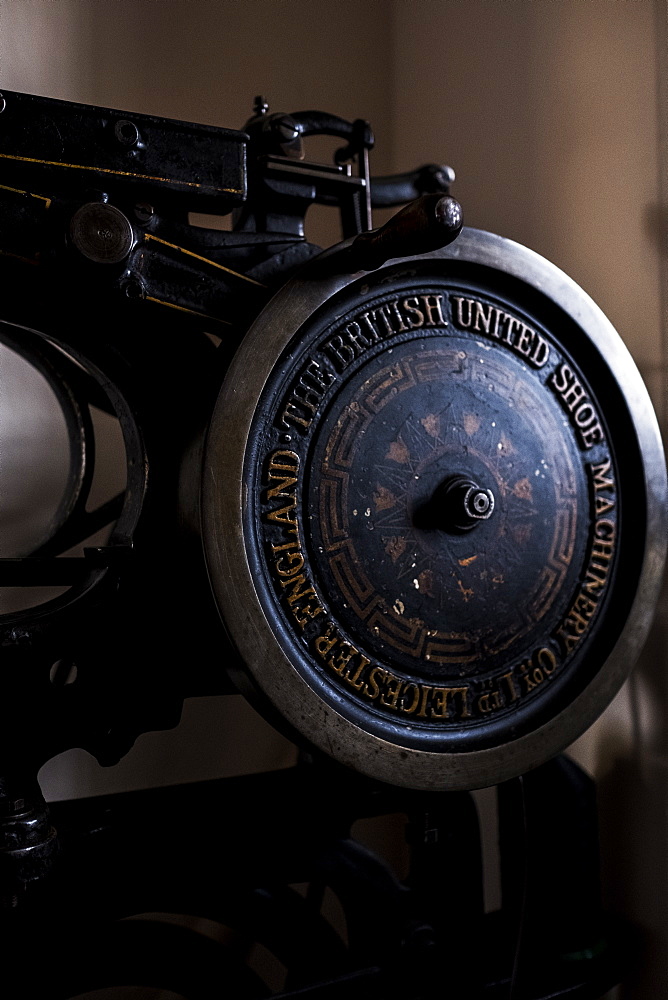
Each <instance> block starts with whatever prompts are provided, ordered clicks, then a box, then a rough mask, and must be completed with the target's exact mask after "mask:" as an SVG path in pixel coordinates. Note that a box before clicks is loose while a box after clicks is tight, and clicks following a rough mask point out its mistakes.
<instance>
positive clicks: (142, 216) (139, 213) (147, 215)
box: [135, 202, 154, 222]
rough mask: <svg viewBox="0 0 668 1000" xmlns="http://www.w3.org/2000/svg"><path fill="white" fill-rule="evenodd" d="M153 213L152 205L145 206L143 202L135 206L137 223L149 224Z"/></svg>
mask: <svg viewBox="0 0 668 1000" xmlns="http://www.w3.org/2000/svg"><path fill="white" fill-rule="evenodd" d="M153 212H154V209H153V205H147V204H146V203H145V202H140V203H139V204H137V205H135V218H136V219H137V221H138V222H150V221H151V219H152V218H153Z"/></svg>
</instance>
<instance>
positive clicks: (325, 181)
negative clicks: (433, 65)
mask: <svg viewBox="0 0 668 1000" xmlns="http://www.w3.org/2000/svg"><path fill="white" fill-rule="evenodd" d="M0 107H1V111H0V253H1V256H0V267H1V268H2V272H1V273H2V313H1V316H0V320H1V323H0V345H1V346H2V350H3V352H4V353H3V355H2V356H1V357H4V359H5V364H6V365H7V364H8V363H9V362H8V359H14V362H16V363H18V362H20V363H21V364H25V365H28V366H30V368H31V369H33V370H34V371H36V372H37V373H39V375H40V376H41V377H42V378H43V379H44V380H45V382H46V383H47V384H48V386H49V388H50V391H51V392H52V393H53V396H54V399H55V401H56V404H57V408H58V411H59V413H60V415H61V416H60V419H61V422H62V424H63V427H64V428H65V432H64V433H65V435H66V440H67V442H68V452H67V457H66V461H64V462H63V463H62V465H63V469H62V474H63V478H62V485H61V489H60V493H59V495H58V497H57V499H56V501H55V502H54V503H53V504H52V507H51V508H49V512H48V516H46V517H45V518H44V519H43V523H42V524H41V525H40V527H39V528H38V529H33V531H32V535H31V536H30V539H29V540H28V541H27V540H26V538H28V536H25V537H22V538H20V539H18V540H17V536H16V533H15V532H12V530H10V527H8V526H7V524H5V527H3V528H2V530H1V533H0V544H1V546H2V548H1V549H0V555H1V556H2V558H0V602H1V603H0V612H1V613H0V667H1V674H0V678H1V680H0V693H1V699H0V706H1V708H0V711H1V712H2V726H1V727H0V776H1V777H0V866H1V867H0V889H1V893H0V894H1V896H2V900H3V911H2V913H3V916H2V919H3V941H4V942H5V954H4V958H3V982H4V983H5V988H6V990H8V991H9V992H8V993H6V994H5V995H8V996H14V995H16V996H23V995H26V996H27V995H29V994H30V995H40V996H44V997H49V998H50V997H58V998H61V997H62V998H67V997H74V996H78V995H79V994H82V993H85V992H87V991H91V990H96V989H102V988H104V987H117V988H119V989H120V988H122V987H131V986H140V987H146V988H149V987H151V988H159V989H163V990H171V991H172V992H173V993H176V994H177V995H181V996H183V997H186V998H188V1000H190V998H199V997H202V998H203V997H210V996H212V995H214V994H216V993H222V992H224V991H227V992H226V994H225V995H230V996H234V997H247V996H248V997H263V996H270V995H271V996H280V997H300V998H313V1000H316V998H317V1000H320V998H322V1000H325V998H327V1000H334V998H339V997H341V998H355V997H360V998H361V997H364V998H365V1000H368V998H379V1000H381V998H383V1000H386V998H387V1000H389V998H397V1000H399V998H401V1000H418V998H431V997H436V996H447V997H453V998H478V997H481V998H482V997H485V998H490V1000H491V998H499V1000H500V998H511V997H513V998H520V997H521V998H532V1000H539V998H547V997H566V996H568V997H573V998H575V997H578V998H594V997H601V996H602V995H603V994H604V993H605V992H606V990H608V989H609V988H610V987H611V986H613V985H614V984H615V983H617V982H619V981H620V980H621V979H622V978H623V976H624V974H625V969H626V966H627V964H628V963H630V962H631V961H632V958H633V947H632V941H631V938H630V936H629V932H628V929H627V928H623V927H621V926H619V925H618V924H617V923H615V922H614V921H611V920H609V919H608V918H607V917H606V916H605V915H604V913H603V912H602V907H601V901H600V893H599V886H598V854H597V832H596V830H597V826H596V806H595V799H594V787H593V782H592V781H591V780H590V779H589V778H588V777H587V776H586V775H584V773H583V772H581V771H580V769H579V768H578V767H577V766H576V765H575V764H574V763H573V762H572V761H570V760H568V759H567V758H564V757H561V756H559V755H560V754H561V751H563V750H564V749H565V748H566V747H567V746H569V744H570V743H571V742H572V741H573V740H574V739H575V738H576V737H577V736H579V735H580V734H581V733H583V732H584V731H585V730H586V729H587V728H588V726H590V725H591V723H592V722H593V721H594V720H595V719H596V718H597V717H598V715H599V714H600V713H601V712H602V710H603V709H604V708H605V707H606V705H607V704H608V703H609V701H610V700H611V698H612V697H613V695H614V694H615V693H616V692H617V690H618V689H619V687H620V686H621V684H622V683H623V681H624V679H625V678H626V676H627V675H628V673H629V671H630V669H631V667H632V665H633V662H634V660H635V658H636V656H637V654H638V652H639V650H640V648H641V646H642V644H643V642H644V639H645V637H646V634H647V631H648V628H649V624H650V620H651V616H652V613H653V609H654V605H655V603H656V599H657V594H658V588H659V583H660V578H661V573H662V568H663V562H664V557H665V535H666V531H665V528H666V524H665V515H666V511H665V504H666V473H665V465H664V459H663V453H662V449H661V443H660V438H659V433H658V429H657V425H656V420H655V418H654V414H653V412H652V408H651V405H650V403H649V399H648V397H647V393H646V391H645V389H644V387H643V385H642V382H641V380H640V377H639V375H638V373H637V372H636V370H635V368H634V366H633V363H632V361H631V360H630V358H629V356H628V353H627V352H626V349H625V348H624V346H623V344H622V342H621V340H620V338H619V337H618V335H617V334H616V333H615V331H614V330H613V328H612V327H611V325H610V324H609V322H608V321H607V320H606V318H605V317H604V316H603V314H602V313H601V312H600V311H599V310H598V309H597V307H596V306H595V305H594V304H593V303H592V302H591V300H590V299H589V298H588V297H587V296H586V295H585V293H584V292H583V291H582V290H581V289H580V288H578V287H577V286H576V285H575V284H574V283H573V282H572V281H570V279H568V278H567V277H566V276H565V275H564V274H563V273H561V272H560V271H558V270H557V269H556V268H555V267H554V266H552V265H551V264H549V263H548V262H547V261H545V260H544V259H542V258H540V257H538V256H537V255H536V254H534V253H532V252H531V251H530V250H527V249H526V248H524V247H521V246H518V245H517V244H514V243H511V242H510V241H508V240H505V239H502V238H501V237H498V236H494V235H491V234H489V233H484V232H479V231H475V230H468V229H465V228H462V221H463V220H462V209H461V207H460V205H459V204H458V202H457V201H456V200H455V199H454V198H453V197H451V195H450V194H449V188H450V185H451V183H452V181H453V180H454V173H453V171H452V170H450V168H449V167H445V166H437V165H431V166H426V167H423V168H421V169H418V170H416V171H415V172H413V173H410V174H405V175H398V176H393V177H385V178H374V177H373V176H372V175H371V173H370V169H369V153H370V151H371V149H372V147H373V135H372V132H371V129H370V127H369V125H368V123H367V122H364V121H355V122H352V123H350V122H346V121H343V120H342V119H340V118H337V117H335V116H334V115H329V114H325V113H321V112H303V113H298V114H276V113H271V112H270V110H269V108H268V106H267V104H266V103H265V102H264V101H263V100H262V99H258V100H257V102H256V106H255V109H254V113H253V116H252V117H251V119H250V120H249V121H248V122H247V124H246V126H245V129H244V131H243V132H239V131H232V130H228V129H223V128H212V127H206V126H202V125H195V124H187V123H183V122H175V121H169V120H165V119H159V118H154V117H149V116H146V115H129V114H127V113H126V112H116V111H112V110H107V109H103V108H93V107H86V106H81V105H74V104H67V103H64V102H59V101H53V100H47V99H44V98H40V97H33V96H28V95H24V94H18V93H8V92H5V93H4V94H3V96H2V99H1V101H0ZM318 135H320V136H322V135H325V136H329V137H334V138H335V139H336V140H338V143H337V145H338V149H337V152H336V154H335V156H334V158H333V162H330V163H322V162H320V161H315V160H309V159H308V158H307V153H308V148H309V140H310V139H311V137H312V136H318ZM316 203H317V204H322V205H329V206H332V207H333V208H334V209H336V210H338V211H339V213H340V219H341V228H342V235H343V242H342V243H340V244H338V245H336V246H333V247H330V248H328V249H325V250H324V252H323V251H322V250H321V248H320V247H318V246H315V245H313V244H312V243H310V242H308V240H307V239H306V237H305V235H304V218H305V215H306V212H307V210H308V209H309V207H310V206H311V205H313V204H316ZM391 206H396V207H400V206H406V207H404V208H402V209H401V211H400V212H399V213H398V214H397V215H396V216H394V217H393V218H392V219H391V220H390V221H389V222H388V223H386V224H385V226H383V227H381V228H380V229H376V230H374V228H373V221H372V210H373V209H375V208H387V207H391ZM194 212H197V213H209V214H211V215H216V216H221V217H227V220H228V228H227V229H220V228H202V227H201V226H195V225H192V224H191V222H190V221H189V213H194ZM0 359H1V358H0ZM16 359H18V362H17V361H16ZM7 370H8V368H7V367H5V371H7ZM0 378H2V367H0ZM103 428H105V429H106V430H105V433H102V429H103ZM109 441H113V442H115V444H114V446H113V449H112V450H113V452H114V456H115V457H114V461H115V463H116V466H115V468H116V472H115V476H116V478H115V483H116V486H115V488H114V491H113V492H112V494H111V495H105V496H103V497H102V499H100V498H99V495H98V494H96V493H95V488H94V487H95V483H96V479H95V473H96V463H97V464H99V462H100V461H101V458H100V456H101V455H102V454H103V453H104V450H105V448H107V450H109V448H110V445H109ZM112 464H113V463H112ZM6 468H7V466H6V463H5V469H6ZM2 469H3V463H2V456H0V476H1V475H3V472H2ZM5 475H6V472H5ZM0 489H1V488H0ZM6 489H7V482H6V481H5V495H6ZM98 492H99V491H98ZM1 496H2V493H1V492H0V497H1ZM236 690H240V691H242V693H243V694H245V695H246V697H247V698H249V699H250V700H251V702H252V703H253V704H254V705H255V706H256V707H257V708H258V710H259V711H260V712H261V713H262V714H263V715H264V716H265V717H266V718H267V719H268V720H269V721H270V722H271V723H272V724H273V725H274V726H275V727H276V728H278V729H279V730H280V731H281V732H283V733H284V734H285V735H287V736H288V737H289V738H290V739H291V740H293V742H294V743H295V744H297V745H298V746H299V747H300V748H301V754H300V761H299V764H298V765H297V766H296V767H294V768H291V769H288V770H282V771H275V772H270V773H266V774H259V775H252V776H249V777H239V778H234V779H224V780H223V779H221V780H219V781H212V782H205V783H193V784H190V785H186V786H180V787H170V788H163V789H151V790H148V791H145V792H131V793H125V794H120V795H110V796H104V797H102V798H97V799H85V800H77V801H72V802H62V803H54V804H53V805H52V807H51V808H50V810H49V809H47V807H46V806H45V804H44V801H43V798H42V796H41V793H40V790H39V787H38V785H37V780H36V775H37V772H38V770H39V768H40V767H41V766H42V765H43V764H44V762H45V761H47V760H49V759H50V758H52V757H53V756H54V755H56V754H58V753H60V752H62V751H63V750H66V749H68V748H71V747H83V748H84V749H86V750H88V751H89V752H90V753H91V754H93V755H94V756H95V757H96V758H97V759H98V761H100V762H101V763H103V764H113V763H115V762H117V761H118V760H120V759H121V758H122V757H123V755H124V754H126V753H127V751H128V750H129V749H130V747H131V746H132V745H133V743H134V741H135V739H136V738H137V736H138V735H140V734H141V733H144V732H147V731H150V730H155V729H161V728H169V727H172V726H174V725H175V724H176V723H177V722H178V719H179V717H180V713H181V708H182V705H183V701H184V698H187V697H191V696H194V695H214V694H222V693H228V692H232V691H236ZM489 786H498V827H499V845H500V847H499V850H500V871H499V878H500V883H501V890H502V905H501V908H500V909H499V910H496V911H495V912H489V913H485V908H484V904H483V892H482V862H481V847H480V830H479V821H478V815H477V812H476V806H475V803H474V801H473V799H472V797H471V794H470V792H471V790H472V789H477V788H482V787H489ZM397 814H399V815H401V816H403V817H404V821H403V822H404V825H405V831H406V833H405V835H406V839H407V842H408V851H409V858H410V864H409V872H408V874H407V875H405V874H404V875H402V877H399V875H398V874H397V873H396V872H394V871H393V870H392V869H391V867H390V866H389V865H388V863H387V861H386V860H384V859H383V858H382V857H380V856H378V855H376V854H374V853H373V852H371V851H369V850H368V849H366V848H365V847H363V846H362V845H361V844H360V843H359V842H358V841H357V840H356V839H355V838H354V837H352V836H351V827H352V825H353V823H354V822H355V821H357V820H359V819H360V818H364V817H367V818H368V817H380V816H386V815H388V816H389V815H397ZM326 892H330V893H333V894H334V895H335V897H336V898H337V900H338V905H339V907H340V914H341V916H340V919H339V923H338V925H337V923H336V921H335V922H334V925H333V924H332V922H331V921H330V920H328V919H327V918H326V916H325V914H324V912H323V907H322V904H323V898H324V896H325V893H326ZM165 914H168V915H171V916H170V918H169V919H165V917H164V915H165ZM161 915H162V916H161ZM174 915H186V916H187V917H188V918H189V919H190V923H188V922H187V921H186V922H184V921H183V920H181V921H180V922H179V920H178V919H175V918H174ZM139 916H141V919H129V918H137V917H139ZM193 918H198V919H199V920H200V924H201V921H202V920H203V919H205V920H207V921H209V922H210V924H209V925H207V926H208V928H209V929H208V931H207V932H202V928H201V926H200V925H199V924H198V925H197V926H194V925H193V923H192V920H193ZM211 927H214V928H217V930H216V931H215V933H214V932H212V931H211ZM259 946H262V948H263V949H264V950H265V953H267V954H269V955H270V956H272V960H273V961H274V963H278V964H279V965H280V968H281V969H282V973H281V977H280V980H279V981H278V982H279V985H276V983H275V982H273V981H272V980H271V977H269V978H267V976H266V975H265V974H264V972H263V970H262V968H261V967H259V966H258V965H257V963H256V962H255V960H254V958H253V956H254V955H256V951H257V948H258V947H259ZM120 995H122V994H119V996H120ZM170 995H171V994H170Z"/></svg>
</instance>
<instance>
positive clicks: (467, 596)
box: [457, 580, 473, 604]
mask: <svg viewBox="0 0 668 1000" xmlns="http://www.w3.org/2000/svg"><path fill="white" fill-rule="evenodd" d="M457 585H458V587H459V589H460V591H461V595H462V597H463V598H464V600H465V602H466V603H467V604H468V602H469V601H470V600H471V598H472V597H473V591H472V590H471V589H470V588H469V587H465V586H464V584H463V583H462V581H461V580H457Z"/></svg>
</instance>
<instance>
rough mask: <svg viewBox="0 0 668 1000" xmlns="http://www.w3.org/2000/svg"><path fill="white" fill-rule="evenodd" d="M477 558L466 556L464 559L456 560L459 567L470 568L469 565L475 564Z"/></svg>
mask: <svg viewBox="0 0 668 1000" xmlns="http://www.w3.org/2000/svg"><path fill="white" fill-rule="evenodd" d="M477 558H478V557H477V556H468V557H467V558H466V559H458V560H457V561H458V563H459V565H460V566H470V565H471V563H472V562H475V561H476V559H477Z"/></svg>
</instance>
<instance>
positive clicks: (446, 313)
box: [203, 229, 666, 789]
mask: <svg viewBox="0 0 668 1000" xmlns="http://www.w3.org/2000/svg"><path fill="white" fill-rule="evenodd" d="M345 252H346V251H345V248H335V249H334V250H332V251H329V252H328V253H327V254H325V255H323V256H322V257H321V258H318V259H317V260H315V261H314V262H312V263H310V264H308V265H307V266H306V268H305V269H304V270H303V271H302V272H301V273H300V275H299V276H298V277H297V278H295V279H293V280H292V281H291V282H290V283H289V284H288V285H287V286H285V287H284V288H283V289H282V290H281V291H280V292H279V293H278V294H277V295H276V296H275V298H274V299H273V300H272V301H271V302H270V303H269V304H268V306H267V307H266V308H265V309H264V310H263V312H262V313H261V314H260V316H259V318H258V319H257V320H256V322H255V323H254V325H253V326H252V328H251V330H250V332H249V333H248V334H247V336H246V337H245V339H244V341H243V342H242V344H241V347H240V348H239V350H238V352H237V355H236V357H235V359H234V361H233V363H232V365H231V368H230V370H229V372H228V374H227V376H226V378H225V381H224V384H223V386H222V389H221V392H220V396H219V398H218V402H217V405H216V409H215V413H214V417H213V421H212V425H211V428H210V432H209V437H208V443H207V449H206V459H205V470H204V493H203V524H204V541H205V549H206V556H207V561H208V566H209V572H210V576H211V581H212V585H213V588H214V592H215V596H216V600H217V602H218V605H219V607H220V610H221V614H222V617H223V620H224V622H225V624H226V627H227V629H228V631H229V633H230V635H231V637H232V639H233V641H234V643H235V645H236V647H237V648H238V650H239V652H240V654H241V659H242V661H243V663H244V664H245V669H244V671H243V673H242V675H241V677H240V678H238V682H239V684H240V686H241V687H242V690H244V691H245V693H246V694H248V695H249V696H250V697H252V698H254V699H255V702H256V704H258V707H259V708H260V710H262V711H264V712H265V713H266V714H269V716H270V717H271V718H272V719H274V720H276V719H279V720H282V724H283V726H284V728H287V731H288V732H289V733H291V734H292V735H293V736H295V738H298V739H301V740H302V741H306V742H307V743H310V744H312V745H315V746H316V747H318V748H320V749H321V750H323V751H325V752H326V753H328V754H330V755H331V756H333V757H334V758H336V759H338V760H339V761H340V762H342V763H345V764H348V765H350V766H352V767H354V768H356V769H357V770H359V771H361V772H363V773H365V774H367V775H370V776H372V777H375V778H377V779H380V780H382V781H386V782H391V783H393V784H398V785H405V786H410V787H414V788H424V789H429V788H452V789H462V788H473V787H478V786H483V785H490V784H495V783H497V782H499V781H501V780H504V779H506V778H508V777H510V776H511V775H514V774H518V773H521V772H523V771H526V770H527V769H529V768H531V767H533V766H535V765H537V764H539V763H542V762H543V761H545V760H547V759H548V758H549V757H551V756H552V755H554V754H555V753H557V752H559V751H560V750H562V749H563V748H564V747H566V746H567V745H568V744H569V743H570V742H572V741H573V740H574V739H575V738H576V737H577V736H579V735H580V734H581V733H582V732H583V731H584V730H585V729H586V728H587V727H588V726H589V725H591V723H592V722H593V721H594V720H595V718H596V717H597V716H598V715H599V714H600V713H601V712H602V711H603V709H604V708H605V706H606V705H607V704H608V703H609V701H610V700H611V699H612V697H613V696H614V694H615V693H616V692H617V690H618V689H619V687H620V685H621V684H622V682H623V681H624V679H625V678H626V676H627V674H628V672H629V670H630V668H631V666H632V665H633V662H634V660H635V659H636V657H637V654H638V652H639V650H640V647H641V645H642V643H643V641H644V639H645V637H646V634H647V630H648V628H649V623H650V618H651V614H652V611H653V608H654V605H655V602H656V596H657V592H658V587H659V582H660V575H661V571H662V567H663V561H664V553H665V522H666V509H665V508H666V472H665V464H664V458H663V452H662V447H661V442H660V437H659V432H658V428H657V423H656V419H655V417H654V413H653V410H652V407H651V404H650V402H649V398H648V396H647V393H646V390H645V388H644V386H643V384H642V381H641V379H640V376H639V375H638V373H637V371H636V369H635V366H634V365H633V362H632V361H631V359H630V357H629V354H628V352H627V351H626V349H625V347H624V345H623V343H622V341H621V339H620V338H619V336H618V335H617V333H616V332H615V331H614V329H613V328H612V326H611V325H610V323H609V322H608V320H607V319H606V318H605V317H604V315H603V314H602V313H601V312H600V310H599V309H598V308H597V307H596V306H595V305H594V303H593V302H592V301H591V299H590V298H589V297H588V296H587V295H586V294H585V293H584V292H583V291H582V289H580V288H579V287H578V286H577V285H575V284H574V283H573V282H572V281H571V280H570V279H569V278H567V277H566V276H565V275H564V274H563V273H562V272H561V271H559V270H558V269H557V268H556V267H554V266H553V265H551V264H550V263H548V262H547V261H545V260H544V259H543V258H541V257H539V256H537V255H536V254H534V253H533V252H531V251H529V250H527V249H526V248H524V247H521V246H519V245H517V244H515V243H512V242H510V241H508V240H504V239H502V238H500V237H498V236H493V235H490V234H488V233H484V232H479V231H476V230H470V229H469V230H467V229H464V230H463V231H462V233H461V235H460V236H459V238H458V239H457V240H456V241H455V242H454V243H453V244H452V245H451V246H449V247H447V248H446V249H443V250H437V251H435V252H432V253H427V254H424V255H420V256H415V257H407V258H403V259H394V260H391V261H389V262H388V263H386V264H385V265H384V266H382V267H380V268H378V269H377V270H374V271H370V272H358V273H356V274H353V275H350V274H347V273H345V271H344V268H343V267H339V266H337V261H338V259H339V256H340V255H342V254H345ZM342 272H343V273H342Z"/></svg>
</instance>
